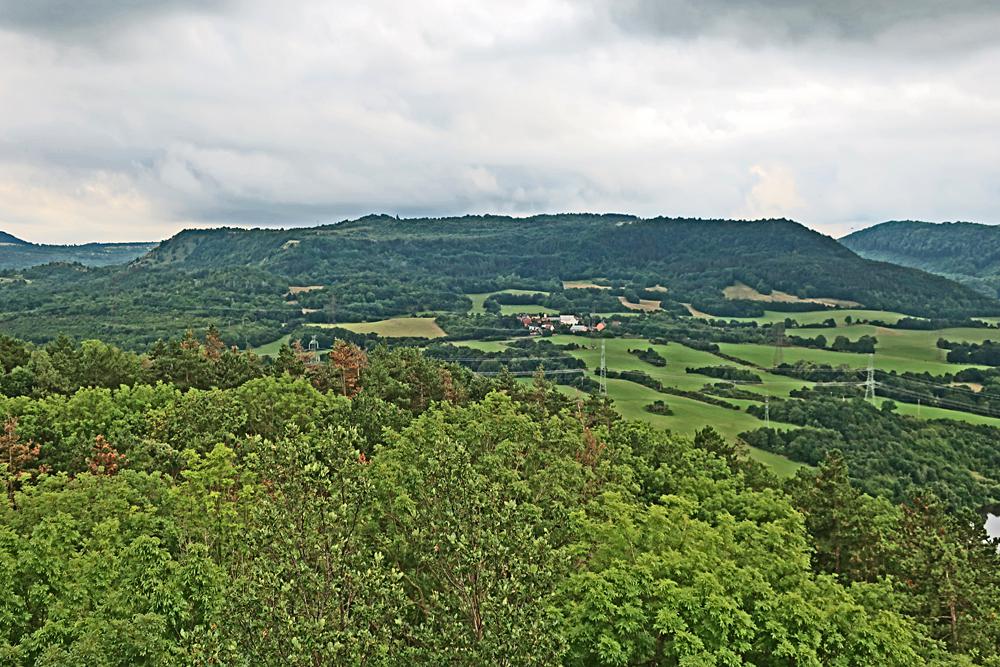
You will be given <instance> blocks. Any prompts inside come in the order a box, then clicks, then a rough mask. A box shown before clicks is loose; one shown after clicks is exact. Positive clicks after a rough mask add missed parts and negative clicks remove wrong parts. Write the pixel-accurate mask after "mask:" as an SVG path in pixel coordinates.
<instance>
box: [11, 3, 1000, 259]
mask: <svg viewBox="0 0 1000 667" xmlns="http://www.w3.org/2000/svg"><path fill="white" fill-rule="evenodd" d="M587 1H588V3H589V4H584V3H583V0H581V2H567V1H566V0H507V2H504V3H494V2H488V1H486V0H481V1H473V0H470V2H466V3H454V2H452V1H451V0H425V1H424V2H420V3H404V2H398V1H396V0H368V1H367V2H364V3H351V2H342V3H337V2H330V1H329V0H299V1H297V2H294V3H287V4H279V3H277V2H273V1H271V0H240V4H239V6H238V7H239V11H235V10H232V9H230V7H229V5H228V4H226V3H224V2H213V3H211V5H210V6H211V7H212V8H213V9H212V11H209V12H208V13H206V12H204V11H202V7H204V6H206V5H205V4H204V3H202V2H198V3H195V2H194V0H190V1H186V0H167V2H166V4H163V3H159V2H158V3H153V2H151V1H150V2H147V1H140V2H135V3H132V5H130V6H126V5H124V3H112V2H110V1H108V2H93V1H91V2H86V3H70V2H66V3H65V4H62V3H55V2H54V1H53V0H42V2H40V3H29V2H21V3H16V4H15V3H14V2H12V0H0V15H2V16H0V61H2V62H3V63H4V66H3V67H0V96H2V98H3V100H4V103H3V104H0V127H2V128H3V132H2V133H0V229H3V230H5V231H10V232H13V233H15V234H18V235H21V236H24V237H26V238H31V239H33V240H48V241H67V240H71V241H84V240H93V239H129V238H144V239H148V238H156V237H162V236H166V235H169V234H170V233H172V232H174V231H176V230H177V229H179V228H181V227H185V226H198V225H207V224H223V223H224V224H243V225H254V226H256V225H268V224H272V225H274V224H281V225H293V224H314V223H316V222H329V221H332V220H339V219H343V218H348V217H354V216H357V215H363V214H365V213H369V212H386V213H391V214H392V213H396V214H400V215H442V214H461V213H466V212H469V213H483V212H507V213H515V214H525V213H534V212H546V211H549V212H551V211H566V210H577V211H579V210H591V211H621V212H626V213H634V214H638V215H646V216H653V215H660V214H663V215H690V216H702V217H713V216H744V217H752V216H757V215H775V216H779V215H787V216H790V217H795V218H797V219H800V220H802V221H804V222H806V223H808V224H811V225H813V226H815V227H817V228H820V229H823V230H834V229H837V230H839V229H843V228H845V227H847V226H850V225H854V224H867V223H871V222H875V221H878V220H880V219H888V218H932V219H942V218H947V219H956V218H966V219H974V220H979V221H986V222H989V221H1000V191H998V190H997V187H996V183H998V182H1000V120H998V119H1000V75H998V74H997V72H1000V68H998V67H997V66H996V63H997V62H998V61H1000V47H996V46H990V44H989V43H988V42H987V43H986V46H983V44H979V45H978V46H976V48H963V49H955V54H954V55H952V56H950V57H949V58H948V59H947V60H945V59H942V58H927V57H925V58H914V57H911V56H910V55H909V54H900V52H898V51H893V50H892V49H886V48H884V41H885V40H887V39H890V38H889V37H887V36H890V35H892V36H893V37H892V38H891V39H892V40H898V41H900V42H907V41H908V42H912V43H914V44H917V45H918V46H920V47H921V48H923V45H924V44H925V43H926V42H927V40H928V39H931V38H933V39H938V38H939V35H940V34H941V33H943V32H949V34H953V35H957V37H954V41H955V43H958V44H964V43H965V42H963V41H962V40H961V39H959V37H961V36H962V35H963V34H965V33H963V32H962V31H963V30H970V31H973V32H975V31H980V32H982V31H984V30H985V28H988V27H990V26H991V23H990V21H984V20H983V17H984V16H985V17H987V18H989V17H990V16H991V15H990V14H989V13H988V12H987V10H986V9H984V4H983V3H973V2H967V1H966V0H956V2H955V3H949V5H948V7H949V9H948V10H944V9H942V7H944V5H943V3H930V2H927V1H926V0H913V1H912V2H911V3H908V4H907V5H902V4H893V5H888V4H886V3H871V4H872V5H873V6H874V5H876V4H877V5H878V6H879V7H882V9H880V10H878V11H877V12H874V13H873V10H871V9H868V5H867V4H865V5H864V7H862V6H861V3H855V2H854V1H853V0H848V2H847V4H846V5H845V4H844V3H837V4H836V5H835V4H834V3H832V2H825V1H824V2H818V3H810V4H805V3H801V4H800V3H791V2H771V3H765V2H762V1H761V0H748V1H746V2H739V3H737V2H735V1H733V2H726V1H725V0H700V1H699V2H695V1H694V0H691V1H690V2H684V1H682V0H664V2H661V3H656V4H653V3H644V2H641V1H640V0H587ZM154 4H155V6H154ZM235 6H236V5H233V7H235ZM845 6H846V7H847V9H842V7H845ZM32 7H34V8H33V9H31V8H32ZM39 7H41V8H42V9H39ZM803 7H807V8H808V9H803ZM886 7H888V9H886ZM905 7H909V9H905V10H904V8H905ZM46 8H47V9H46ZM58 9H66V11H67V12H69V13H68V14H66V15H60V16H57V17H55V18H53V17H52V16H51V14H52V13H53V12H55V11H56V10H58ZM85 10H89V13H88V11H85ZM16 12H20V13H19V14H18V13H16ZM852 12H853V13H852ZM612 17H613V19H614V20H613V21H612V20H611V19H612ZM94 25H99V26H100V28H99V29H100V30H101V31H102V32H101V33H100V37H101V38H102V39H101V40H92V41H91V42H88V41H87V40H89V39H90V38H91V37H92V36H93V34H96V33H93V32H87V31H92V30H94V29H95V28H93V26H94ZM3 26H6V29H4V27H3ZM88 26H90V27H88ZM946 26H948V28H947V30H945V27H946ZM984 26H985V27H984ZM976 34H978V33H976ZM789 35H791V36H792V37H791V38H789V37H788V36H789ZM693 36H695V37H696V36H709V37H710V38H708V39H697V38H691V37H693ZM779 37H780V38H779ZM103 38H107V39H106V40H104V39H103ZM97 41H103V42H104V45H105V47H106V48H98V49H92V50H87V51H86V53H84V54H83V56H82V57H81V55H80V52H81V49H80V48H79V46H80V44H83V43H96V42H97ZM758 42H762V43H764V44H765V45H766V46H767V48H757V44H758ZM893 44H895V42H893ZM123 47H127V52H126V53H125V55H123V51H126V48H123ZM990 48H992V49H993V50H990Z"/></svg>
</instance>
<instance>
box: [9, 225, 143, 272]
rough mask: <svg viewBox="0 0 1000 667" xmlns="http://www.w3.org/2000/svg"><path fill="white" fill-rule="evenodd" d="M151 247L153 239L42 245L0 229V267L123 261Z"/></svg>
mask: <svg viewBox="0 0 1000 667" xmlns="http://www.w3.org/2000/svg"><path fill="white" fill-rule="evenodd" d="M154 247H156V244H155V243H86V244H84V245H44V244H36V243H29V242H27V241H23V240H21V239H19V238H17V237H16V236H13V235H12V234H8V233H7V232H2V231H0V269H24V268H27V267H30V266H38V265H39V264H48V263H50V262H71V263H72V262H78V263H80V264H84V265H87V266H107V265H110V264H125V263H127V262H131V261H132V260H133V259H135V258H136V257H139V256H141V255H143V254H145V253H147V252H149V251H150V250H151V249H152V248H154Z"/></svg>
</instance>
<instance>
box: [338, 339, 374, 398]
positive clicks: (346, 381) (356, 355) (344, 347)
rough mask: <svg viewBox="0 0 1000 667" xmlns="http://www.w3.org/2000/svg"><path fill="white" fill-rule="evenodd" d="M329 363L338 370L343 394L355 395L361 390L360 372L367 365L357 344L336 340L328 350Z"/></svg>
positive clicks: (364, 356) (365, 357) (362, 351)
mask: <svg viewBox="0 0 1000 667" xmlns="http://www.w3.org/2000/svg"><path fill="white" fill-rule="evenodd" d="M330 363H331V364H332V365H333V366H334V367H336V368H337V369H338V370H339V371H340V377H341V391H342V392H343V394H344V396H347V397H349V398H353V397H354V396H356V395H357V393H358V392H359V391H361V372H362V371H363V370H364V369H365V368H367V367H368V355H367V354H365V351H364V350H362V349H361V348H360V347H358V346H357V345H354V344H352V343H348V342H345V341H342V340H338V341H337V342H336V343H335V344H334V346H333V349H332V350H330Z"/></svg>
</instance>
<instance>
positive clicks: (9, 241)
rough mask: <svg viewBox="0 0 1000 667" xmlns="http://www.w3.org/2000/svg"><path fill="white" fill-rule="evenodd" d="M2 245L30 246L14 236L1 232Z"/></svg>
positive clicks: (0, 240) (0, 241)
mask: <svg viewBox="0 0 1000 667" xmlns="http://www.w3.org/2000/svg"><path fill="white" fill-rule="evenodd" d="M0 245H28V242H27V241H22V240H21V239H19V238H17V237H16V236H14V235H13V234H8V233H7V232H0Z"/></svg>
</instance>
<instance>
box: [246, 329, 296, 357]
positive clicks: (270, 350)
mask: <svg viewBox="0 0 1000 667" xmlns="http://www.w3.org/2000/svg"><path fill="white" fill-rule="evenodd" d="M291 339H292V334H286V335H284V336H282V337H281V338H279V339H278V340H272V341H271V342H270V343H265V344H264V345H261V346H259V347H255V348H254V349H253V351H254V352H256V353H257V354H259V355H261V356H263V357H273V356H275V355H276V354H278V352H280V351H281V348H283V347H284V346H286V345H288V341H290V340H291Z"/></svg>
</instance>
